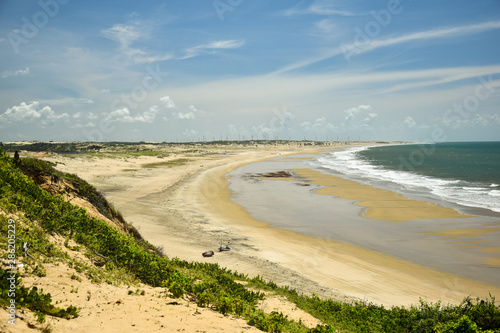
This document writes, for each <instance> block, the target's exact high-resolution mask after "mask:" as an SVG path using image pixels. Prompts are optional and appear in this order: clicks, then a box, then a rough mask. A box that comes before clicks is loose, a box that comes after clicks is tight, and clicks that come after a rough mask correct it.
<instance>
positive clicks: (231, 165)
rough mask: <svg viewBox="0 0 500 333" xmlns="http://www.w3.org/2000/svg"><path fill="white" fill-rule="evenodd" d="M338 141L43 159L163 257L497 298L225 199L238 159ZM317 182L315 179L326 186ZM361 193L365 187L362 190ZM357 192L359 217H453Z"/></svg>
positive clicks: (420, 293)
mask: <svg viewBox="0 0 500 333" xmlns="http://www.w3.org/2000/svg"><path fill="white" fill-rule="evenodd" d="M343 147H344V146H342V147H334V146H323V147H311V146H306V147H303V146H300V147H299V146H296V145H293V146H287V145H282V146H264V147H214V146H204V147H200V148H199V149H198V150H199V151H198V152H182V150H179V151H178V152H176V153H173V154H171V155H170V156H168V157H163V158H161V159H159V158H157V157H138V158H128V159H127V158H119V159H117V158H106V157H93V158H87V157H85V158H79V157H77V158H67V157H63V156H53V157H48V158H47V159H48V160H50V161H52V162H56V163H58V169H60V170H62V171H66V172H71V173H75V174H77V175H79V176H80V177H82V178H83V179H85V180H87V181H88V182H90V183H91V184H93V185H94V186H96V187H97V188H98V189H99V190H101V191H102V192H103V193H104V194H105V195H106V197H107V198H108V200H109V201H110V202H111V203H112V204H113V205H114V206H115V207H116V208H117V209H118V210H119V211H121V212H122V214H123V216H124V217H125V219H126V220H127V221H128V222H130V223H132V224H133V225H134V226H135V227H137V228H138V230H139V232H140V233H141V234H142V235H143V237H145V238H146V239H147V240H148V241H150V242H151V243H152V244H154V245H156V246H161V247H163V249H164V252H165V253H166V254H167V255H168V256H169V257H179V258H181V259H186V260H196V261H208V262H217V263H219V265H220V266H223V267H228V268H229V269H232V270H237V271H238V272H244V273H247V274H249V275H250V276H255V275H260V276H263V277H264V278H265V279H270V280H273V281H274V282H276V283H278V284H280V285H290V286H292V287H293V288H296V289H297V290H299V291H301V292H304V293H308V294H311V293H316V294H318V295H320V296H321V297H330V298H334V299H341V300H352V299H363V300H366V301H370V302H374V303H378V304H384V305H388V306H390V305H409V304H415V303H417V302H418V300H419V298H423V299H425V300H428V301H432V302H435V301H438V300H440V301H442V302H444V303H459V302H460V301H462V300H463V298H464V297H466V296H474V297H475V296H478V297H487V296H488V295H489V293H491V294H492V295H500V289H499V288H496V287H493V286H490V285H488V284H485V283H480V282H477V281H474V280H470V279H465V278H461V277H458V276H456V275H452V274H449V273H443V272H440V271H437V270H433V269H430V268H426V267H424V266H421V265H417V264H413V263H411V262H409V261H405V260H400V259H396V258H394V257H392V256H389V255H385V254H381V253H378V252H375V251H370V250H367V249H363V248H360V247H357V246H353V245H349V244H346V243H342V242H337V241H335V240H331V239H321V238H318V237H311V236H306V235H302V234H300V233H297V232H292V231H287V230H283V229H277V228H271V227H269V224H268V223H266V222H263V221H259V220H257V219H255V218H253V217H252V216H251V215H250V214H249V212H247V211H246V210H245V209H244V208H243V207H242V206H240V205H238V204H236V203H234V202H233V201H231V197H232V192H231V190H230V189H229V188H228V185H229V182H228V179H227V176H226V175H227V174H228V173H229V172H231V171H233V170H235V169H236V168H238V167H240V166H243V165H247V164H249V163H253V162H257V161H263V160H266V159H270V158H273V157H277V156H285V155H294V154H315V153H321V152H322V151H327V150H331V149H339V148H343ZM179 158H185V159H187V160H188V161H187V163H186V164H183V165H181V166H168V165H166V164H162V163H163V162H166V161H169V160H175V159H179ZM292 158H293V157H292ZM300 158H301V157H299V159H300ZM155 164H156V165H155ZM146 165H148V166H149V167H144V166H146ZM297 172H298V173H300V175H301V177H303V178H309V179H310V181H311V182H315V181H318V182H319V180H318V179H317V177H316V176H318V175H314V174H313V173H311V171H308V170H297ZM315 177H316V178H315ZM324 181H325V180H324V179H323V180H322V181H321V182H322V183H323V185H328V184H324ZM324 191H332V188H328V187H327V188H325V190H324ZM365 191H366V188H363V190H362V191H361V192H365ZM361 192H360V191H358V192H355V191H353V192H352V193H349V194H348V193H347V192H346V191H344V192H343V195H350V196H352V197H353V198H356V199H357V200H361V201H362V203H360V204H359V206H358V207H357V208H356V209H359V208H360V207H361V206H363V207H365V208H367V209H368V212H367V213H366V214H368V215H370V217H371V218H374V219H387V220H405V219H411V218H422V217H423V216H421V215H419V214H417V215H415V214H416V213H415V212H420V211H422V207H425V211H426V212H428V213H429V214H431V215H432V217H439V218H460V214H459V213H457V212H456V211H453V210H449V209H446V208H442V207H441V208H440V207H436V206H435V205H433V204H428V203H415V202H411V200H407V199H404V198H394V197H391V194H390V193H386V194H387V196H386V197H383V198H380V199H379V200H378V202H377V203H375V202H374V200H373V199H372V198H369V197H366V198H365V197H361V196H360V193H361ZM328 194H330V195H331V194H336V195H339V194H338V193H332V192H330V193H328ZM339 200H340V199H339ZM388 202H391V212H390V214H389V212H387V211H386V210H385V209H387V208H383V209H382V208H381V207H380V206H381V203H384V204H385V205H386V206H387V203H388ZM408 204H410V206H411V207H410V206H408ZM382 206H384V205H382ZM349 209H351V208H349ZM425 216H427V215H425ZM221 241H223V242H229V243H230V245H231V247H232V250H231V251H230V252H224V253H216V255H215V256H214V257H212V258H202V256H201V253H202V252H204V251H206V250H210V249H211V250H216V248H217V247H218V246H219V245H220V242H221Z"/></svg>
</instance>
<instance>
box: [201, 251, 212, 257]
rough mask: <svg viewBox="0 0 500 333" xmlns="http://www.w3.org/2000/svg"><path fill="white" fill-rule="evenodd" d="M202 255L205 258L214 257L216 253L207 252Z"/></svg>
mask: <svg viewBox="0 0 500 333" xmlns="http://www.w3.org/2000/svg"><path fill="white" fill-rule="evenodd" d="M201 255H202V256H204V257H212V256H213V255H214V251H205V252H203V253H202V254H201Z"/></svg>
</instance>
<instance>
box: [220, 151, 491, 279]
mask: <svg viewBox="0 0 500 333" xmlns="http://www.w3.org/2000/svg"><path fill="white" fill-rule="evenodd" d="M316 157H317V156H316V155H295V156H293V157H278V158H275V159H272V160H268V161H265V162H258V163H252V164H248V165H245V166H243V167H240V168H238V169H236V170H234V171H233V172H231V173H229V174H228V179H229V181H230V186H229V188H230V189H231V190H232V191H233V197H232V200H233V201H234V202H235V203H237V204H239V205H241V206H243V207H244V208H245V209H246V210H247V211H248V212H249V213H250V214H251V215H252V217H254V218H255V219H257V220H260V221H263V222H267V223H269V224H270V226H271V227H273V228H278V229H286V230H290V231H293V232H297V233H300V234H304V235H308V236H314V237H319V238H323V239H328V240H334V241H340V242H345V243H349V244H352V245H356V246H359V247H363V248H366V249H369V250H373V251H377V252H381V253H384V254H388V255H390V256H393V257H396V258H399V259H403V260H408V261H411V262H413V263H416V264H419V265H423V266H426V267H430V268H433V269H437V270H440V271H444V272H448V273H453V274H456V275H459V276H462V277H466V278H471V279H474V280H478V281H481V282H485V283H488V284H491V285H495V286H500V218H498V217H492V216H474V217H466V218H435V219H420V220H408V221H404V222H399V223H394V222H389V221H384V220H375V219H370V218H367V217H365V216H363V212H364V211H365V208H363V207H361V206H358V205H356V204H355V200H347V199H342V198H338V197H335V196H331V195H321V194H317V193H315V191H316V190H317V189H319V188H321V187H322V186H321V185H314V184H310V183H308V182H307V181H306V180H304V179H300V178H298V179H297V178H283V179H267V178H263V177H249V175H255V174H258V173H266V172H272V171H280V170H289V171H290V172H291V173H292V174H294V173H293V170H295V169H303V168H314V167H311V165H310V163H309V162H308V161H309V160H310V159H311V158H316ZM316 170H318V171H321V172H323V173H328V171H327V170H324V169H322V168H316ZM332 175H333V174H332ZM336 176H338V175H336Z"/></svg>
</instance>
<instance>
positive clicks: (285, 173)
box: [260, 171, 292, 178]
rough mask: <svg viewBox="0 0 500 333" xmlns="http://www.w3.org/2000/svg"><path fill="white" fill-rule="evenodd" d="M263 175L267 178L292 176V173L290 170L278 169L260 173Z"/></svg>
mask: <svg viewBox="0 0 500 333" xmlns="http://www.w3.org/2000/svg"><path fill="white" fill-rule="evenodd" d="M260 176H261V177H267V178H290V177H292V174H291V173H290V172H288V171H276V172H268V173H264V174H261V175H260Z"/></svg>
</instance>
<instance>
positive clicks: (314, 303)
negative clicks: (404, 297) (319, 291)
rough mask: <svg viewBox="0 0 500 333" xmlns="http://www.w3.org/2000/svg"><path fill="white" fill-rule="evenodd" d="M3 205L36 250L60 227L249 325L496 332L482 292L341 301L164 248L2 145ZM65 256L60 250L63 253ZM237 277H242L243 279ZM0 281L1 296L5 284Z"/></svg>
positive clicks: (90, 251)
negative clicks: (76, 197)
mask: <svg viewBox="0 0 500 333" xmlns="http://www.w3.org/2000/svg"><path fill="white" fill-rule="evenodd" d="M29 165H30V168H31V167H32V168H34V169H36V170H43V172H48V173H53V174H54V175H56V176H57V177H73V179H76V178H74V177H76V176H68V175H65V174H62V173H59V172H57V171H55V170H54V169H53V168H51V167H50V166H47V165H46V164H43V163H39V162H36V161H30V162H29ZM78 182H81V184H80V185H81V187H82V188H83V189H85V188H88V189H89V191H91V192H92V193H93V194H92V195H90V196H91V197H92V196H93V197H95V198H96V200H97V201H98V203H100V204H101V209H103V210H106V207H111V206H110V205H109V204H108V203H107V202H106V203H105V199H104V197H103V196H102V195H100V193H99V194H97V193H98V192H97V191H95V189H93V188H92V189H91V188H90V185H88V184H87V183H85V182H84V181H83V180H81V179H79V178H78ZM94 191H95V192H94ZM0 208H1V209H2V210H3V211H5V212H8V213H16V214H17V215H18V216H22V218H23V219H25V220H26V225H31V226H32V227H31V228H35V227H34V226H37V227H36V228H39V229H36V228H35V229H36V230H35V229H33V230H35V231H36V232H24V234H23V237H25V238H26V240H29V241H30V243H31V244H32V246H33V251H40V252H44V251H47V250H46V249H47V246H50V245H48V240H47V235H50V234H57V235H61V236H63V237H64V238H66V239H67V240H73V241H75V242H76V243H78V244H80V245H81V246H82V247H83V248H84V249H85V251H86V255H87V256H89V257H91V258H94V259H95V260H96V261H97V260H101V261H104V262H103V268H101V269H100V270H101V271H106V272H109V271H111V272H112V271H124V272H126V274H129V275H130V276H132V277H133V278H135V279H137V280H139V281H141V282H143V283H145V284H148V285H151V286H155V287H164V288H166V289H167V290H168V291H169V293H170V295H171V296H173V297H186V298H189V299H190V300H192V301H193V302H196V304H197V305H198V306H200V307H210V308H212V309H214V310H216V311H219V312H220V313H222V314H234V315H237V316H241V317H243V318H246V320H247V321H248V323H249V324H250V325H253V326H255V327H257V328H259V329H261V330H263V331H267V332H317V333H320V332H336V331H338V330H340V331H346V332H488V331H490V332H500V307H499V306H497V305H496V304H495V299H494V298H493V297H491V299H487V300H480V299H476V300H473V299H471V298H466V299H465V300H464V301H463V302H462V303H461V304H460V305H456V306H452V305H446V306H444V305H442V304H440V303H437V304H429V303H426V302H424V301H421V302H420V304H419V305H416V306H411V307H408V308H405V307H393V308H390V309H386V308H384V307H383V306H378V305H374V304H367V303H364V302H356V303H343V302H336V301H333V300H324V299H321V298H320V297H318V296H317V295H313V296H306V295H302V294H299V293H298V292H297V291H295V290H293V289H291V288H288V287H285V288H282V287H278V286H277V285H276V284H274V283H273V282H270V281H267V282H266V281H264V280H263V279H262V278H261V277H260V276H257V277H255V278H252V279H250V278H248V276H247V275H245V274H241V273H238V272H232V271H231V270H228V269H226V268H221V267H219V265H217V264H208V263H199V262H187V261H184V260H179V259H177V258H168V257H165V256H162V255H160V254H158V251H156V250H155V248H154V247H153V246H152V245H151V244H149V243H148V242H147V241H144V240H142V239H138V238H137V237H135V236H134V235H132V234H126V233H123V232H119V231H118V230H116V229H115V228H113V227H111V226H109V225H108V224H106V223H105V222H104V221H102V220H99V219H97V218H94V217H92V216H90V215H89V214H87V212H86V211H85V210H84V209H82V208H80V207H77V206H74V205H72V204H71V203H69V202H66V201H65V200H64V197H63V196H62V195H60V194H59V195H53V194H50V193H49V192H47V191H45V190H43V189H42V188H41V187H40V186H38V185H37V184H36V183H35V182H34V181H33V180H32V179H31V178H29V177H28V176H26V175H25V174H23V173H22V172H21V171H20V170H19V168H18V167H17V166H16V165H15V163H14V162H13V161H12V159H10V158H9V157H8V156H6V155H5V153H4V152H3V151H2V150H1V149H0ZM0 222H1V224H2V231H4V229H6V228H5V223H6V219H5V218H3V219H0ZM17 251H18V253H16V255H17V256H18V257H21V256H22V253H21V251H22V248H21V247H18V250H17ZM63 257H64V255H63V254H61V255H60V258H61V260H62V258H63ZM3 272H4V270H0V274H5V273H3ZM93 274H94V275H95V274H99V273H93ZM2 279H3V278H2ZM241 281H246V283H247V285H243V284H242V283H240V282H241ZM0 285H1V286H2V290H1V291H2V296H3V293H4V291H5V290H4V287H5V286H4V285H3V284H0ZM250 287H251V288H250ZM19 288H20V289H19V292H20V293H24V294H25V295H31V296H29V297H28V296H26V297H24V298H23V299H24V300H25V303H24V304H23V306H26V307H29V308H32V307H33V306H35V305H34V304H42V306H41V307H38V308H33V309H34V311H38V312H40V313H42V314H47V315H56V316H57V315H59V316H63V317H64V316H69V317H71V316H75V315H77V309H76V308H73V307H69V308H67V309H59V308H56V307H53V306H52V307H51V305H50V303H51V300H50V295H45V294H43V293H42V292H41V291H38V290H37V289H30V290H29V289H26V288H25V289H22V288H24V287H22V286H19ZM264 290H267V291H271V292H273V293H275V294H280V295H283V296H285V297H287V298H288V299H289V300H290V301H291V302H293V303H295V304H297V306H298V307H299V308H301V309H303V310H304V311H306V312H308V313H310V314H312V315H313V316H315V317H316V318H318V319H320V320H321V321H322V322H324V324H325V325H323V326H321V325H319V326H317V327H315V328H312V329H309V328H306V327H305V326H304V325H303V324H302V323H301V322H296V321H293V320H290V319H289V318H288V317H287V316H286V315H284V314H283V313H280V312H272V313H265V312H263V311H261V310H259V309H258V306H257V304H258V301H259V300H262V299H263V298H264V297H265V295H264V293H263V292H262V291H264ZM2 298H3V297H2ZM40 302H41V303H40ZM4 305H5V304H4Z"/></svg>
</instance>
